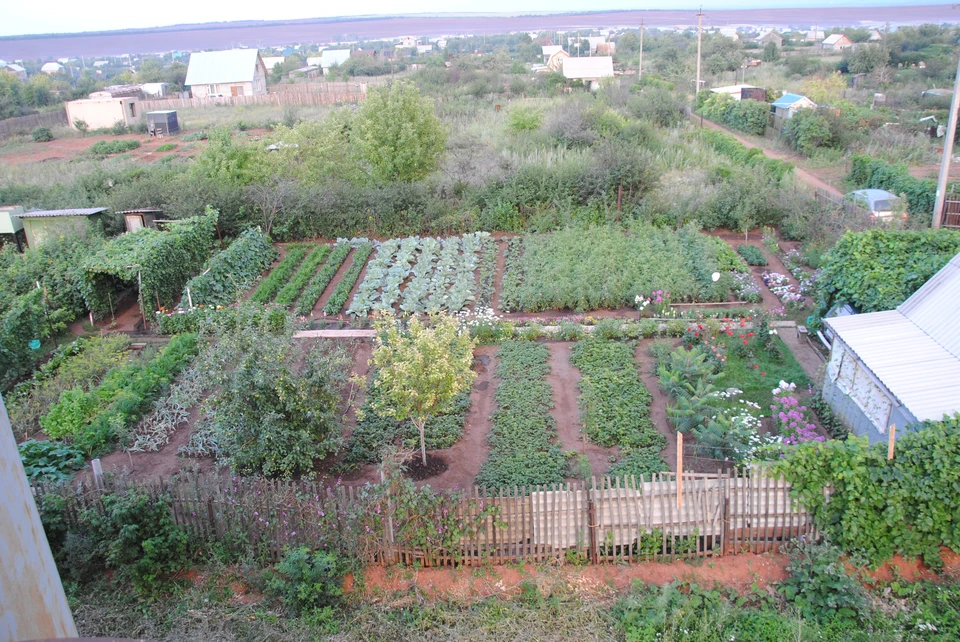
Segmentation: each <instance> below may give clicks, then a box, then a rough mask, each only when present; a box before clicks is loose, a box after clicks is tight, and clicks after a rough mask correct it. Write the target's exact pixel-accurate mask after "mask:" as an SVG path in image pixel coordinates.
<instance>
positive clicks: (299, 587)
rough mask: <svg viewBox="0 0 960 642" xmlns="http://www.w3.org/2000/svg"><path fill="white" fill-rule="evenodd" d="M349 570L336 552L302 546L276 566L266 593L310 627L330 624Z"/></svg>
mask: <svg viewBox="0 0 960 642" xmlns="http://www.w3.org/2000/svg"><path fill="white" fill-rule="evenodd" d="M349 570H350V568H349V565H348V564H347V563H346V561H344V560H343V559H341V558H340V557H338V556H337V555H336V553H332V552H325V551H311V550H310V549H309V548H307V547H306V546H300V547H298V548H294V549H291V550H288V551H287V552H286V553H285V554H284V556H283V559H282V560H281V561H280V562H279V563H278V564H276V565H275V566H274V575H273V576H272V577H270V579H269V580H268V581H267V592H268V593H269V594H271V595H273V596H274V597H277V598H279V599H280V600H281V601H282V602H283V604H284V606H286V607H287V608H289V609H290V611H291V613H292V614H293V615H297V616H299V617H301V618H303V619H304V620H305V621H306V622H307V624H309V625H310V626H326V627H329V626H330V625H331V624H332V620H333V615H334V608H335V607H337V606H339V605H340V603H341V601H342V598H343V580H344V577H345V576H346V574H347V573H348V572H349Z"/></svg>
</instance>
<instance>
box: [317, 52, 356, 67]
mask: <svg viewBox="0 0 960 642" xmlns="http://www.w3.org/2000/svg"><path fill="white" fill-rule="evenodd" d="M348 60H350V50H349V49H325V50H323V51H321V52H320V66H321V67H323V68H324V69H329V68H330V67H333V66H336V65H342V64H343V63H345V62H347V61H348ZM308 62H309V61H308ZM310 64H314V63H310Z"/></svg>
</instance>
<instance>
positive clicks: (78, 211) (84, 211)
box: [12, 207, 107, 218]
mask: <svg viewBox="0 0 960 642" xmlns="http://www.w3.org/2000/svg"><path fill="white" fill-rule="evenodd" d="M106 211H107V208H105V207H85V208H72V209H68V210H34V211H32V212H20V213H19V214H12V216H16V217H17V218H40V217H44V216H90V215H91V214H99V213H100V212H106Z"/></svg>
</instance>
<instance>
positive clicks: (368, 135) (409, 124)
mask: <svg viewBox="0 0 960 642" xmlns="http://www.w3.org/2000/svg"><path fill="white" fill-rule="evenodd" d="M355 132H356V141H357V145H358V148H359V150H360V154H361V156H362V157H363V159H364V161H366V163H367V164H369V166H370V170H371V172H372V173H373V175H374V176H375V177H376V178H378V179H380V180H383V181H401V182H411V181H415V180H419V179H421V178H423V177H424V176H426V175H427V174H429V173H430V172H432V171H433V170H435V169H436V168H437V165H438V164H439V162H440V156H441V155H442V154H443V150H444V146H445V145H446V142H447V132H446V130H445V129H444V127H443V123H441V122H440V119H439V118H437V115H436V114H434V113H433V105H431V104H430V103H429V102H428V101H426V100H425V99H423V98H422V97H421V96H420V90H419V89H417V88H416V87H415V86H414V85H413V84H411V83H406V82H400V83H393V84H391V85H390V86H389V87H385V88H382V89H371V90H370V92H369V93H368V94H367V99H366V101H365V102H364V104H363V106H362V107H361V108H360V111H359V113H358V114H357V123H356V129H355Z"/></svg>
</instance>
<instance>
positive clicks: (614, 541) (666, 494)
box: [35, 471, 819, 566]
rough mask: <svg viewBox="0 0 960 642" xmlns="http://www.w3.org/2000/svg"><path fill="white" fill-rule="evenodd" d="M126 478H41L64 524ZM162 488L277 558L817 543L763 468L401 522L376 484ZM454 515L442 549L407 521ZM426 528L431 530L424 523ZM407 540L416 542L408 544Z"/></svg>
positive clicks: (483, 501) (206, 481)
mask: <svg viewBox="0 0 960 642" xmlns="http://www.w3.org/2000/svg"><path fill="white" fill-rule="evenodd" d="M130 485H131V484H130V483H129V482H125V481H122V480H119V479H110V478H107V479H105V480H103V482H102V483H101V487H99V488H98V487H95V486H91V485H90V484H89V483H88V484H87V485H86V486H84V485H83V484H80V485H78V486H74V487H67V486H44V485H38V486H36V487H35V491H36V494H37V497H38V501H39V503H40V504H41V506H43V505H44V504H46V503H47V498H49V497H50V496H58V497H60V498H62V499H63V500H64V501H63V503H62V504H61V505H60V507H59V509H58V510H60V512H61V513H62V515H63V519H64V521H65V522H66V524H68V525H75V524H77V523H78V522H79V519H80V515H81V513H82V512H83V511H84V510H103V498H104V496H105V495H108V494H110V493H114V492H117V491H122V490H123V489H124V488H126V487H129V486H130ZM139 486H140V487H141V488H143V489H144V490H145V491H146V492H148V493H149V494H150V495H152V496H154V497H157V496H160V495H166V496H167V497H168V499H169V503H170V507H171V511H172V513H173V518H174V520H175V522H176V523H177V524H180V525H181V526H183V527H184V528H186V529H187V530H188V531H190V532H191V533H192V534H193V535H194V536H196V537H199V538H201V539H204V540H218V541H221V542H227V543H229V544H231V545H233V546H242V547H244V550H246V551H252V552H256V553H259V554H263V555H266V556H267V557H269V558H273V559H276V558H279V556H280V555H281V554H282V552H283V550H284V548H285V547H287V546H299V545H308V546H311V547H316V548H324V547H330V548H339V549H340V550H342V549H343V547H344V546H348V547H352V548H351V549H350V552H351V554H354V555H357V556H358V557H360V558H361V559H365V560H367V561H368V562H370V563H378V564H383V565H393V564H398V563H401V564H407V565H412V564H420V565H422V566H449V565H463V566H479V565H482V564H490V563H494V564H503V563H508V562H520V561H525V562H549V563H560V564H562V563H565V562H569V561H577V562H586V561H589V562H593V563H604V562H631V561H641V560H657V559H665V558H667V559H669V558H676V557H707V556H721V555H728V554H736V553H740V552H745V551H749V552H765V551H772V550H777V549H778V548H779V546H780V545H782V544H783V543H785V542H787V541H789V540H791V539H794V538H797V537H812V538H818V537H819V534H818V533H817V530H816V528H815V526H814V524H813V519H812V516H811V515H810V514H809V513H807V512H806V511H805V510H804V509H803V508H802V507H800V506H798V505H797V504H796V503H795V502H794V501H793V500H792V499H791V498H790V487H789V486H788V485H787V484H786V482H784V481H783V480H782V479H778V478H774V477H771V476H768V475H766V474H765V473H764V472H762V471H747V472H745V473H743V474H735V473H732V472H731V473H727V474H724V473H717V474H694V473H684V475H683V484H682V486H680V487H681V491H680V492H681V495H682V497H681V501H679V502H678V498H677V489H678V484H677V479H676V473H663V474H659V475H653V476H651V477H650V478H648V479H642V478H641V479H636V478H634V477H628V478H625V477H617V478H610V477H603V478H593V479H591V481H590V482H589V483H583V482H575V483H565V484H553V485H549V486H532V487H514V488H501V489H496V490H488V489H482V488H476V487H475V488H472V489H470V490H469V491H467V492H465V493H462V494H460V495H444V496H443V497H445V498H446V499H447V501H446V502H442V503H440V504H437V505H436V508H435V512H436V513H437V514H435V515H422V514H420V515H414V516H410V515H407V516H406V519H407V520H408V521H406V522H403V521H402V520H403V518H401V517H398V515H399V512H397V511H394V510H393V509H392V508H391V501H390V497H389V496H385V495H383V494H382V493H377V492H376V491H375V487H373V486H369V485H365V486H337V487H335V488H331V487H324V486H321V485H320V484H317V483H315V482H294V481H290V482H278V481H271V480H261V479H251V478H237V477H221V476H217V475H215V474H193V475H188V476H185V477H182V478H177V479H175V480H162V481H158V482H155V483H149V484H139ZM448 511H453V513H454V514H456V515H457V517H458V519H461V520H462V523H464V524H468V525H473V526H472V527H470V528H467V529H465V530H464V531H463V535H462V536H459V535H458V536H457V537H458V538H459V539H458V540H456V541H455V543H454V544H453V545H452V546H451V547H450V548H448V549H443V548H440V547H439V546H434V547H428V546H429V545H424V544H423V542H424V541H439V540H440V539H442V537H441V536H440V535H439V533H438V532H432V533H430V537H428V538H424V537H423V536H422V535H423V533H422V531H421V533H420V535H418V536H416V537H411V536H410V533H411V532H412V530H411V528H410V524H412V523H416V524H418V525H419V526H420V527H421V528H422V527H423V525H424V524H426V525H427V526H426V527H427V528H428V530H429V529H430V528H436V526H437V525H440V524H443V523H444V521H443V518H442V517H441V516H440V514H439V513H440V512H443V515H444V516H446V515H447V514H448ZM431 525H433V526H431ZM414 540H415V541H416V543H414Z"/></svg>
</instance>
